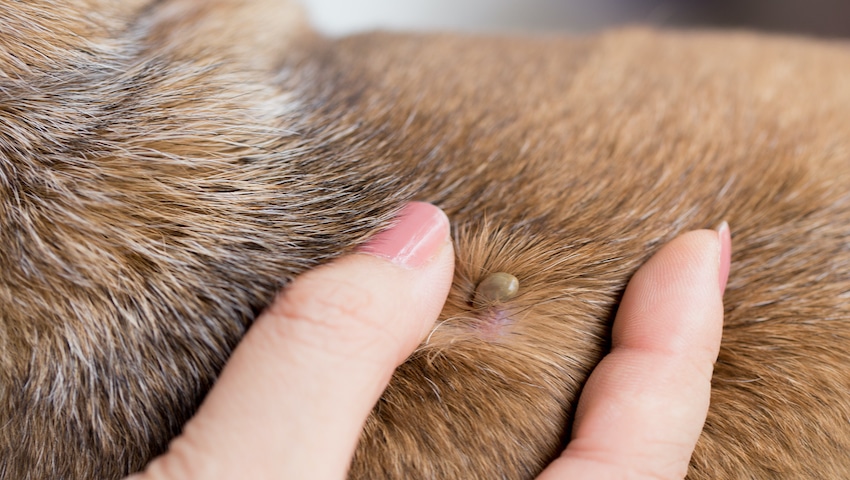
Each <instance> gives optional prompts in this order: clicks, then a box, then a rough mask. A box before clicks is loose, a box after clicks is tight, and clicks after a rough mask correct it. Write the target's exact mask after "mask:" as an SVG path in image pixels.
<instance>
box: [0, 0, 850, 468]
mask: <svg viewBox="0 0 850 480" xmlns="http://www.w3.org/2000/svg"><path fill="white" fill-rule="evenodd" d="M95 4H96V5H95ZM145 4H146V2H144V1H137V2H126V3H120V4H119V3H118V2H108V1H105V0H104V1H101V2H94V1H89V2H85V1H82V0H80V1H77V2H71V3H66V4H65V5H64V6H63V7H61V8H60V7H56V6H54V5H53V3H52V2H27V3H26V4H22V3H20V2H10V1H0V26H3V27H9V26H14V27H15V29H17V31H19V32H23V34H25V35H28V36H32V37H33V38H35V39H38V40H39V41H38V42H36V41H31V42H29V44H30V45H34V46H36V47H37V48H36V47H33V48H32V49H29V48H28V47H25V46H23V45H21V44H20V43H16V42H14V41H13V39H12V37H10V36H9V35H8V34H6V32H8V31H10V30H9V28H0V45H2V46H3V47H4V49H5V50H4V51H3V52H2V55H3V57H0V199H1V200H2V202H0V248H2V251H3V254H2V255H0V270H2V272H3V275H2V278H0V320H2V321H0V342H2V343H0V364H2V367H3V368H2V371H0V477H4V478H53V477H56V478H92V477H96V478H115V477H118V476H120V475H123V474H125V473H127V472H129V471H132V470H135V469H138V468H140V467H141V466H142V465H144V463H145V462H146V461H147V460H148V459H149V458H150V457H151V456H152V455H154V454H156V453H158V452H160V451H162V449H163V448H164V447H165V445H166V443H167V441H168V440H169V439H170V438H171V437H172V436H173V435H175V434H176V433H177V432H179V429H180V426H181V425H182V423H183V422H184V421H185V420H186V419H187V418H188V417H189V416H190V415H191V413H192V411H193V409H194V408H195V406H196V405H197V402H198V401H199V399H200V398H201V397H202V396H203V394H204V392H205V391H206V390H207V389H208V388H209V385H210V384H211V382H212V381H213V380H214V378H215V375H216V372H217V371H218V369H219V368H220V367H221V365H222V363H223V362H224V361H225V359H226V357H227V354H228V353H229V351H230V350H231V349H232V347H233V345H234V344H235V343H236V342H237V341H238V339H239V337H240V336H241V334H242V333H243V332H244V329H245V328H246V326H247V325H248V324H249V323H250V321H251V320H252V318H253V317H254V315H256V313H257V312H258V310H259V309H261V308H262V306H263V305H264V304H265V303H267V302H268V300H269V299H270V297H271V295H273V294H274V292H275V291H276V289H278V288H279V287H280V286H282V285H283V284H285V282H286V281H287V280H288V279H289V278H292V277H293V276H294V275H297V274H298V273H300V272H302V271H303V270H304V269H307V268H310V267H312V266H315V265H317V264H319V263H321V262H325V261H328V260H330V259H332V258H335V257H336V256H338V255H341V254H343V253H345V252H347V251H350V249H351V248H353V247H354V246H356V245H358V244H361V243H362V242H364V241H365V240H366V239H368V238H369V236H370V235H371V234H373V233H374V232H376V231H377V230H379V229H380V228H382V227H384V226H386V225H387V222H388V221H389V219H390V218H391V217H392V215H393V213H395V212H396V211H397V209H398V208H399V206H400V205H401V203H402V202H404V201H405V200H408V199H414V198H415V199H420V200H426V201H431V202H434V203H437V204H438V205H440V206H441V207H443V208H444V209H445V210H446V211H447V213H448V214H449V217H450V218H451V219H452V221H453V228H454V231H455V239H456V244H455V246H456V251H457V272H456V281H455V285H454V287H453V290H452V292H451V294H450V298H449V301H448V304H447V305H446V307H445V309H444V312H443V315H442V318H441V321H440V322H439V323H438V326H437V327H436V328H435V330H434V332H433V334H432V335H431V336H430V337H429V339H428V341H427V343H426V344H425V345H423V346H422V347H421V348H420V349H419V351H418V352H417V353H416V354H415V355H414V357H413V358H412V359H411V360H410V361H408V362H407V363H406V364H404V365H403V366H402V367H401V368H400V369H399V370H398V373H397V375H396V376H395V378H394V380H393V382H392V383H391V385H390V387H389V389H388V390H387V392H386V393H385V395H384V398H383V399H382V401H381V402H379V404H378V406H377V407H376V409H375V411H374V412H373V415H372V417H371V418H370V419H369V421H368V422H367V425H366V429H365V431H364V436H363V439H362V442H361V445H360V447H359V449H358V451H357V454H356V456H355V459H354V463H353V466H352V472H351V476H352V477H355V478H374V477H381V478H384V477H387V478H491V477H492V478H530V477H532V476H533V475H534V473H536V472H538V471H539V470H540V469H541V467H542V466H543V465H545V463H546V462H547V461H549V460H550V459H551V458H552V457H553V456H554V455H556V454H557V452H558V450H559V449H560V448H561V447H562V446H563V443H564V442H565V441H566V439H567V438H568V437H567V435H568V432H569V425H570V417H571V414H572V406H573V405H574V403H575V399H576V397H577V394H578V391H579V389H580V388H581V385H582V383H583V381H584V379H585V378H586V375H587V374H588V372H589V371H590V369H592V368H593V366H594V365H595V363H596V362H597V361H598V360H599V358H600V356H601V355H602V354H603V353H604V351H605V349H606V347H607V344H606V342H607V341H606V337H607V334H608V328H609V323H610V319H611V318H612V313H613V311H614V309H615V308H616V303H617V300H618V298H619V295H620V293H621V292H622V289H623V287H624V286H625V283H626V281H627V280H628V278H629V275H630V274H631V273H632V272H633V271H634V270H635V269H636V268H637V266H638V265H640V264H641V262H643V261H644V260H645V259H646V258H647V257H648V256H649V255H650V254H651V253H653V252H654V251H655V249H657V247H658V246H660V245H661V244H662V243H663V242H665V241H666V240H669V239H671V238H672V237H673V236H675V235H676V234H677V233H680V232H682V231H684V230H688V229H692V228H699V227H710V226H713V224H715V223H717V222H719V221H720V220H724V219H725V220H728V221H729V222H730V224H732V225H733V229H734V232H733V233H734V236H735V238H734V245H735V252H734V256H733V265H732V276H731V279H730V282H729V287H728V290H727V294H726V310H727V311H726V327H725V331H724V343H723V347H722V349H721V353H720V358H719V360H718V364H717V367H716V371H715V376H714V379H713V397H712V406H711V410H710V412H709V417H708V420H707V423H706V428H705V432H704V435H703V437H702V439H701V440H700V442H699V444H698V446H697V451H696V453H695V454H694V457H693V461H692V469H691V477H692V478H770V477H774V476H778V477H781V478H840V477H842V476H844V475H846V474H847V472H848V471H850V459H848V457H847V456H846V454H845V452H846V451H848V449H849V448H850V433H848V432H847V429H846V424H847V420H848V418H850V401H848V399H847V394H846V392H847V391H848V389H850V370H848V369H847V368H845V366H846V365H847V364H848V360H850V359H848V356H850V353H848V348H847V345H850V328H848V324H847V322H848V321H850V312H848V311H850V304H848V301H849V300H848V296H850V274H848V273H847V272H848V271H850V248H849V247H848V242H847V238H848V233H850V194H848V193H847V192H848V191H850V162H848V155H850V140H848V139H850V124H848V123H847V122H846V118H847V115H848V113H850V88H848V87H847V86H846V81H844V79H845V78H846V76H847V75H848V74H850V50H848V48H847V47H846V46H845V45H842V44H830V43H823V42H812V41H806V40H799V39H797V40H794V39H781V38H760V37H757V36H750V35H746V34H738V35H731V34H726V35H719V34H709V33H705V34H684V33H666V34H658V33H654V32H651V31H646V30H640V29H636V30H627V31H622V32H615V33H610V34H606V35H602V36H599V37H593V38H581V39H561V40H557V39H499V38H468V37H455V36H408V35H391V34H372V35H365V36H359V37H353V38H349V39H343V40H338V41H329V40H323V39H321V38H318V37H316V36H314V35H313V34H311V33H309V31H307V30H306V29H302V28H301V27H298V26H297V25H298V24H297V22H296V21H295V20H293V18H294V14H293V13H291V11H290V7H289V6H288V5H279V8H281V9H282V10H281V14H280V15H279V16H274V15H269V14H265V15H264V14H263V12H262V8H258V5H259V6H266V5H272V4H273V2H258V3H254V4H251V3H249V2H228V1H225V0H220V1H218V2H208V3H206V4H204V5H200V4H198V5H196V4H195V2H192V1H183V2H172V1H169V2H159V3H157V4H156V5H152V6H150V7H148V6H146V5H145ZM92 5H95V6H99V7H101V8H107V10H104V12H105V13H104V14H103V17H102V18H98V19H94V20H92V19H90V18H88V19H87V18H86V15H84V14H83V13H81V12H85V8H87V7H89V8H90V7H91V6H92ZM108 8H113V10H111V11H110V10H108ZM74 12H76V15H74V14H73V13H74ZM258 12H259V13H258ZM278 19H280V21H278ZM222 22H224V23H222ZM222 24H223V25H227V28H221V27H220V26H221V25H222ZM46 32H50V35H48V34H47V33H46ZM56 32H60V33H61V32H65V33H66V35H58V34H57V33H56ZM272 34H274V35H280V37H281V38H284V39H285V41H281V42H280V44H279V45H275V47H274V48H268V47H266V45H267V44H268V40H267V36H268V35H272ZM4 35H5V36H4ZM274 35H272V38H274ZM62 42H65V43H62ZM75 42H76V43H75ZM252 49H255V50H252ZM252 51H253V52H254V53H255V55H251V52H252ZM51 52H54V53H51ZM496 271H506V272H509V273H512V274H514V275H515V276H517V277H518V278H519V280H520V284H521V290H520V294H519V295H518V296H517V297H516V298H514V299H512V300H510V301H508V302H505V303H502V304H498V305H491V306H487V307H477V306H473V305H472V302H471V297H472V295H473V291H474V289H475V286H476V285H477V283H478V282H479V281H480V280H481V279H482V278H484V277H485V276H486V275H487V274H488V273H492V272H496Z"/></svg>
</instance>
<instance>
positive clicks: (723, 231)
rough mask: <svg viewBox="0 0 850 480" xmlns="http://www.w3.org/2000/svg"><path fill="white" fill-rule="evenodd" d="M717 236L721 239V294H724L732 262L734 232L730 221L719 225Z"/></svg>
mask: <svg viewBox="0 0 850 480" xmlns="http://www.w3.org/2000/svg"><path fill="white" fill-rule="evenodd" d="M717 236H718V238H719V239H720V271H719V276H720V294H721V295H723V292H724V291H726V282H727V281H728V280H729V268H730V266H731V263H732V234H731V233H730V232H729V224H728V223H726V222H723V223H721V224H720V226H719V227H717Z"/></svg>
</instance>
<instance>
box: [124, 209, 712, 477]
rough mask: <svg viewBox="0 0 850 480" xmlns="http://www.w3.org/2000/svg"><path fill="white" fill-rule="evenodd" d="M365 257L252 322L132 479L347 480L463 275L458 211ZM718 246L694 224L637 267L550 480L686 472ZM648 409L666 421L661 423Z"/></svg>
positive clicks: (700, 394)
mask: <svg viewBox="0 0 850 480" xmlns="http://www.w3.org/2000/svg"><path fill="white" fill-rule="evenodd" d="M726 232H727V233H726V236H727V238H728V229H727V231H726ZM727 245H728V243H727ZM726 250H727V252H726V253H725V255H726V257H725V258H728V248H727V249H726ZM363 253H367V254H365V255H364V254H357V255H352V256H350V257H347V258H344V259H341V260H339V261H337V262H334V263H333V264H332V265H328V266H326V267H322V268H318V269H316V270H314V271H312V272H308V273H306V274H304V275H303V276H301V277H299V278H298V279H297V280H296V281H295V282H293V284H292V285H290V286H289V287H288V288H287V289H286V291H285V293H284V294H283V295H281V296H280V297H279V298H278V299H277V300H276V301H275V302H274V303H273V305H272V306H270V307H269V308H268V309H267V310H266V312H264V313H263V314H262V315H261V316H260V317H259V318H258V319H257V321H256V322H255V324H254V326H252V327H251V329H250V331H249V332H248V334H247V335H246V337H245V338H244V339H243V341H242V343H240V345H239V346H238V348H237V349H236V350H235V351H234V353H233V355H232V357H231V359H230V361H229V362H228V363H227V365H226V367H225V369H224V371H223V372H222V374H221V377H220V378H219V380H218V382H217V383H216V384H215V386H214V387H213V389H212V390H211V391H210V393H209V395H208V396H207V398H206V399H205V401H204V403H203V405H202V406H201V408H200V410H199V411H198V413H197V414H196V415H195V417H193V418H192V420H191V421H190V422H189V423H187V425H186V427H185V428H184V432H183V434H182V435H181V436H180V437H178V438H177V439H175V440H174V441H173V442H172V444H171V446H170V449H169V451H168V452H167V453H166V454H165V455H163V456H161V457H159V458H157V459H155V460H154V461H153V462H152V463H151V464H150V465H149V466H148V468H147V469H146V471H145V472H143V473H140V474H138V475H135V476H133V477H131V479H132V480H156V479H162V480H165V479H176V478H203V479H215V478H252V479H261V478H315V479H324V478H344V476H345V472H346V470H347V468H348V464H349V462H350V460H351V456H352V455H353V452H354V449H355V447H356V444H357V440H358V438H359V435H360V430H361V429H362V426H363V422H364V421H365V419H366V416H367V415H368V413H369V411H370V410H371V409H372V407H373V406H374V404H375V402H376V401H377V399H378V397H379V396H380V395H381V393H382V392H383V390H384V388H385V387H386V385H387V383H388V382H389V379H390V376H391V375H392V372H393V370H394V369H395V367H397V366H398V365H399V364H400V363H402V362H403V361H404V360H405V358H406V357H407V356H408V355H409V354H410V353H411V352H412V351H413V350H414V349H415V347H416V346H417V345H418V343H419V342H420V341H421V340H422V338H423V337H424V335H425V334H427V332H428V331H429V330H430V328H431V326H432V325H433V322H434V321H435V320H436V318H437V316H438V314H439V311H440V309H441V307H442V304H443V302H444V301H445V298H446V295H447V293H448V289H449V286H450V284H451V277H452V270H453V252H452V248H451V244H450V240H449V235H448V222H447V220H446V218H445V215H443V214H442V212H440V211H439V210H438V209H436V207H433V206H430V205H427V204H421V203H414V204H411V205H409V206H408V207H407V208H406V209H405V211H404V212H403V217H402V219H401V221H400V223H399V225H398V226H396V227H395V228H393V229H392V230H390V231H388V232H386V233H384V234H382V235H380V236H379V237H378V238H377V239H376V240H375V241H373V242H371V243H370V244H369V245H368V246H367V247H366V248H364V249H363ZM720 257H721V254H720V242H719V241H718V239H717V233H714V234H713V235H712V234H711V233H708V232H692V233H690V234H686V235H684V236H682V237H680V238H679V239H676V240H674V241H673V242H671V244H670V245H668V246H667V247H665V248H664V249H662V251H661V252H659V254H657V255H656V256H655V257H653V259H652V260H650V262H648V263H647V264H646V266H644V267H643V268H641V270H640V271H639V273H638V274H636V275H635V278H634V279H633V280H632V282H631V284H630V286H629V289H628V290H627V293H626V297H625V298H624V301H623V304H622V306H621V309H620V313H619V314H618V318H617V322H616V324H615V327H614V336H615V342H614V346H615V348H614V349H613V351H612V352H611V354H609V355H608V356H607V357H606V358H605V359H604V360H603V362H602V363H601V364H600V366H599V367H598V368H597V369H596V370H595V372H594V374H593V375H592V376H591V379H590V381H589V383H588V386H587V388H586V389H585V393H584V394H583V396H582V399H581V401H580V406H579V417H578V419H577V421H576V429H575V431H574V437H575V438H574V440H573V442H572V443H571V444H570V446H569V448H568V449H567V450H566V451H565V453H564V455H563V456H562V457H561V458H560V459H558V460H557V461H556V462H555V463H553V464H552V466H551V467H550V468H549V469H547V471H546V472H544V474H543V476H541V478H547V479H550V480H551V479H557V478H568V477H567V476H569V478H608V476H609V475H625V474H626V473H627V472H634V473H635V474H652V473H654V472H661V473H664V474H666V473H674V474H675V475H678V476H679V477H681V476H683V474H682V473H680V471H681V469H682V468H687V461H688V459H689V458H690V454H691V452H692V450H693V443H695V441H696V437H697V436H698V435H699V431H700V429H701V427H702V423H703V422H704V419H705V413H706V409H707V404H708V388H709V385H708V382H707V379H708V378H710V373H711V367H712V364H713V360H714V358H716V355H717V345H718V344H719V337H720V324H721V323H722V305H719V301H720V300H719V293H716V292H717V291H718V290H717V282H718V281H719V280H718V260H717V259H718V258H720ZM387 260H389V261H387ZM725 265H726V266H725V268H726V271H727V272H728V260H727V261H726V263H725ZM721 269H722V267H721ZM720 277H722V278H724V283H725V274H722V273H721V274H720ZM711 282H713V283H712V285H713V286H714V290H711V289H710V288H709V287H710V285H708V283H711ZM712 291H714V292H715V293H714V294H712ZM632 292H634V293H632ZM718 309H719V311H718ZM629 312H631V313H629ZM689 319H690V320H689ZM686 320H689V321H686ZM712 352H713V353H712ZM683 360H684V362H683ZM686 362H691V363H686ZM694 372H696V373H694ZM693 375H697V378H693V377H692V376H693ZM640 380H643V381H645V382H646V383H641V382H640ZM679 388H686V389H692V390H689V391H686V392H680V391H679ZM605 411H613V412H615V413H616V415H615V416H614V417H610V416H607V415H606V414H600V413H604V412H605ZM671 412H672V413H671ZM635 414H640V415H644V416H645V417H646V418H643V417H641V418H633V417H632V416H633V415H635ZM671 415H672V416H671ZM653 418H654V419H659V418H660V419H661V423H660V424H652V425H650V424H649V423H648V422H649V421H650V420H651V419H653ZM679 422H681V424H679ZM671 441H672V442H674V443H670V442H671ZM647 442H649V444H647ZM656 442H657V443H656ZM650 445H654V448H650ZM606 454H608V455H611V456H610V457H605V456H604V455H606ZM671 458H673V459H674V460H676V461H677V462H678V464H677V466H676V468H672V467H671V465H672V463H671V460H670V459H671ZM682 462H684V463H683V464H682ZM668 467H671V468H668ZM573 475H576V476H573ZM579 475H581V476H579ZM653 478H658V477H653ZM663 478H667V477H663ZM670 478H675V477H672V476H671V477H670ZM128 480H130V479H128Z"/></svg>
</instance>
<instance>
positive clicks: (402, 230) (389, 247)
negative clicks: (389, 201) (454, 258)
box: [359, 202, 449, 268]
mask: <svg viewBox="0 0 850 480" xmlns="http://www.w3.org/2000/svg"><path fill="white" fill-rule="evenodd" d="M448 238H449V219H448V218H447V217H446V214H445V213H443V211H442V210H440V209H439V208H437V207H435V206H434V205H431V204H430V203H423V202H411V203H409V204H407V206H405V207H404V209H402V211H401V213H400V214H399V218H398V223H397V224H396V225H395V226H394V227H393V228H391V229H389V230H387V231H385V232H382V233H380V234H378V235H377V236H375V237H374V238H372V239H371V240H370V241H369V243H367V244H366V245H364V246H363V247H361V248H360V250H359V251H360V252H362V253H368V254H370V255H375V256H377V257H381V258H386V259H388V260H390V261H391V262H393V263H395V264H396V265H401V266H403V267H411V268H416V267H421V266H422V265H424V264H426V263H427V262H428V261H429V260H431V258H432V257H433V256H434V255H436V253H437V252H438V251H439V250H440V247H442V245H443V244H444V243H446V241H447V240H448Z"/></svg>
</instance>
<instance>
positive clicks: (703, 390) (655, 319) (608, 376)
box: [539, 224, 730, 480]
mask: <svg viewBox="0 0 850 480" xmlns="http://www.w3.org/2000/svg"><path fill="white" fill-rule="evenodd" d="M724 225H725V224H724ZM729 251H730V239H729V230H728V227H725V228H724V227H721V229H720V232H715V231H709V230H700V231H695V232H689V233H687V234H684V235H682V236H680V237H678V238H676V239H675V240H673V241H672V242H670V243H669V244H668V245H666V246H665V247H663V248H662V249H661V250H660V251H659V252H658V253H657V254H656V255H655V256H653V257H652V258H651V259H650V260H649V261H648V262H647V263H646V265H644V266H643V267H641V269H640V270H638V272H637V273H636V274H635V276H634V278H633V279H632V280H631V282H629V286H628V287H627V289H626V293H625V295H624V297H623V301H622V303H621V305H620V310H619V312H618V314H617V318H616V320H615V322H614V328H613V332H612V335H613V345H612V349H611V352H610V353H609V354H608V355H607V356H606V357H605V358H603V360H602V361H601V362H600V364H599V365H598V366H597V367H596V369H595V370H594V371H593V373H592V374H591V376H590V378H589V379H588V382H587V385H586V386H585V388H584V391H583V393H582V395H581V398H580V400H579V405H578V410H577V412H576V419H575V423H574V427H573V438H572V441H571V442H570V444H569V445H568V447H567V449H566V450H565V451H564V453H563V455H562V456H561V457H560V458H559V459H558V460H556V461H555V462H554V463H553V464H552V465H550V467H549V468H548V469H547V470H546V471H545V472H544V473H543V475H541V477H539V478H541V479H548V480H552V479H556V478H625V477H628V478H653V479H658V478H683V477H684V476H685V475H686V474H687V469H688V463H689V461H690V457H691V454H692V453H693V449H694V446H695V445H696V441H697V439H698V438H699V435H700V432H701V430H702V426H703V423H704V422H705V417H706V414H707V411H708V404H709V398H710V389H711V374H712V370H713V366H714V362H715V360H716V359H717V354H718V351H719V348H720V337H721V333H722V326H723V302H722V291H721V289H722V288H724V286H725V283H726V279H725V277H726V275H727V273H728V264H729V260H728V259H729Z"/></svg>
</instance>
